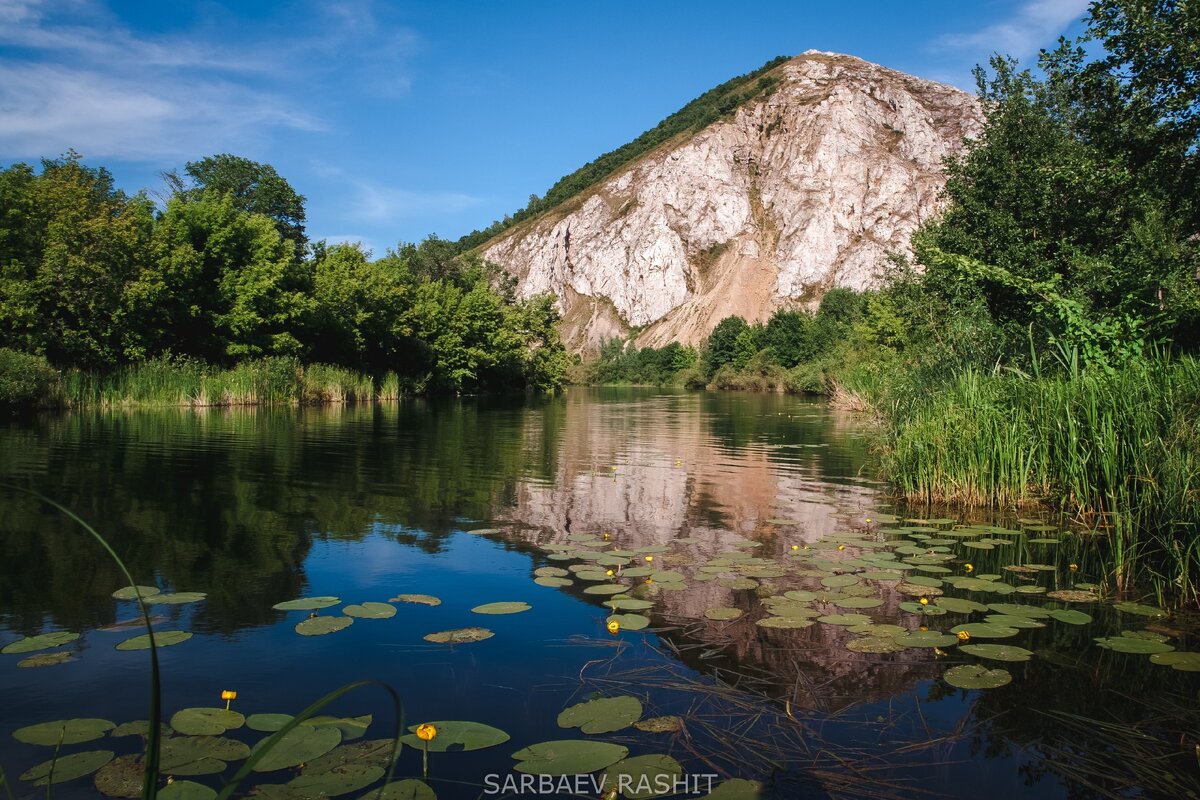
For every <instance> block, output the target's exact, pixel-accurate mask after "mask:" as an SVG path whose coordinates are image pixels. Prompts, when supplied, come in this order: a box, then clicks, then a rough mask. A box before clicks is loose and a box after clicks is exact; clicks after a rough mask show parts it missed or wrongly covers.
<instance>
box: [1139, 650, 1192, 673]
mask: <svg viewBox="0 0 1200 800" xmlns="http://www.w3.org/2000/svg"><path fill="white" fill-rule="evenodd" d="M1150 660H1151V661H1153V662H1154V663H1155V664H1162V665H1164V666H1166V665H1169V666H1170V667H1171V668H1172V669H1177V670H1179V671H1180V672H1200V653H1196V652H1190V651H1189V652H1172V653H1154V654H1153V655H1151V656H1150Z"/></svg>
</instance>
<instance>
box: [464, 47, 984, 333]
mask: <svg viewBox="0 0 1200 800" xmlns="http://www.w3.org/2000/svg"><path fill="white" fill-rule="evenodd" d="M774 74H775V75H777V76H778V77H779V79H780V82H779V84H778V85H777V86H776V87H775V88H774V90H773V91H771V92H770V93H769V94H766V95H765V96H762V97H758V98H755V99H753V100H751V101H749V102H747V103H745V104H743V105H742V106H741V107H740V108H739V109H738V110H737V111H736V112H735V113H734V114H733V116H731V117H729V118H727V119H723V120H720V121H718V122H715V123H713V124H711V125H709V126H708V127H707V128H705V129H703V130H702V131H700V132H698V133H696V134H694V135H690V136H687V137H677V138H676V139H673V140H671V141H669V142H667V143H664V144H663V145H661V146H659V147H658V148H656V149H655V150H653V151H651V152H650V153H648V154H646V155H644V156H642V157H641V158H639V159H638V160H636V161H634V162H633V163H631V164H629V165H627V166H625V167H624V168H622V169H621V170H619V171H618V172H617V173H615V174H614V175H611V176H609V177H608V178H607V179H605V180H604V181H602V182H601V183H600V184H598V185H597V186H594V187H592V188H590V189H588V190H587V191H585V192H583V193H582V194H580V195H579V196H577V197H575V198H572V199H571V200H569V201H567V202H566V203H564V204H562V205H561V206H559V207H557V208H555V209H552V210H551V211H549V212H547V213H546V214H543V215H542V216H540V217H537V218H535V219H533V220H530V221H528V222H525V223H523V224H521V225H518V226H516V227H514V228H512V229H510V230H509V231H506V232H505V233H503V234H501V235H500V236H498V237H497V238H495V239H493V240H492V241H490V242H488V243H487V244H486V245H484V247H483V252H484V256H485V257H486V258H487V259H489V260H491V261H494V262H496V263H498V264H500V265H501V266H502V267H504V268H505V269H506V270H508V271H510V272H511V273H513V274H514V275H515V276H516V277H517V278H518V279H519V284H518V292H519V293H520V294H521V295H522V296H530V295H534V294H538V293H543V292H550V293H552V294H554V295H555V296H557V297H558V300H559V306H560V309H561V310H562V312H563V315H564V318H563V335H564V339H565V340H566V341H567V343H568V346H569V347H571V348H573V349H575V350H579V351H587V350H593V349H595V348H596V347H597V346H598V344H599V342H600V341H601V340H602V339H604V338H608V337H611V336H616V335H622V336H624V335H628V332H629V331H630V329H631V328H636V329H640V332H639V335H638V338H637V342H638V344H639V345H641V346H646V345H655V346H661V345H663V344H666V343H668V342H670V341H681V342H685V343H695V342H698V341H700V340H701V339H703V338H704V337H705V336H706V335H707V334H708V332H709V331H710V330H711V329H712V328H713V327H714V326H715V325H716V323H717V322H719V321H720V320H721V319H722V318H723V317H726V316H729V315H730V314H739V315H741V316H743V317H745V318H746V319H747V320H749V321H751V322H753V321H759V320H765V319H767V318H768V317H770V315H771V314H772V313H773V312H774V311H775V310H776V309H778V308H781V307H797V306H802V305H805V304H806V303H812V302H813V301H815V300H816V299H818V298H819V297H820V295H821V294H822V293H823V292H824V291H825V290H827V289H829V288H831V287H834V286H847V287H852V288H858V289H861V288H864V287H867V286H870V285H872V283H873V282H874V281H875V280H876V279H877V274H878V271H879V269H880V267H881V266H882V265H883V264H884V263H885V261H886V256H887V254H888V253H890V252H899V253H906V252H907V251H908V240H909V236H910V235H911V233H912V232H913V230H915V229H916V227H917V226H918V225H919V224H921V222H923V221H924V220H926V219H928V218H929V217H930V216H932V215H934V214H936V213H937V211H938V208H939V199H938V195H939V192H940V191H941V188H942V186H943V184H944V182H945V177H944V173H943V159H944V158H945V157H946V156H948V155H951V154H954V153H956V152H958V151H959V150H960V148H961V146H962V141H963V138H964V137H969V136H974V135H977V134H978V132H979V130H980V126H981V119H982V118H981V113H980V110H979V107H978V104H977V102H976V101H975V99H974V98H973V97H971V96H970V95H968V94H966V93H965V92H962V91H960V90H959V89H956V88H953V87H950V86H946V85H943V84H939V83H934V82H931V81H926V80H921V79H919V78H914V77H912V76H909V75H905V74H903V73H899V72H896V71H894V70H890V69H886V68H884V67H880V66H878V65H875V64H870V63H867V62H865V61H862V60H860V59H857V58H853V57H850V56H843V55H836V54H829V53H818V52H815V51H809V52H807V53H805V54H803V55H801V56H798V57H796V58H794V59H792V60H790V61H788V62H786V63H784V64H782V65H780V66H779V67H777V68H776V70H775V71H774Z"/></svg>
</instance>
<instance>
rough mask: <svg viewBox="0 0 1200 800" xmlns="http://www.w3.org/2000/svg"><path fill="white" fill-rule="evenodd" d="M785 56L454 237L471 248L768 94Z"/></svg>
mask: <svg viewBox="0 0 1200 800" xmlns="http://www.w3.org/2000/svg"><path fill="white" fill-rule="evenodd" d="M789 58H790V57H789V56H776V57H775V58H773V59H771V60H770V61H768V62H767V63H765V64H763V65H762V66H761V67H759V68H758V69H756V70H753V71H752V72H747V73H746V74H745V75H739V76H737V77H736V78H731V79H729V80H727V81H725V83H722V84H721V85H720V86H716V87H714V88H712V89H709V90H708V91H707V92H705V93H704V94H702V95H700V96H699V97H697V98H696V99H695V100H693V101H691V102H690V103H688V104H687V105H685V106H684V107H683V108H681V109H679V110H678V111H676V112H675V113H674V114H671V115H670V116H669V117H667V118H666V119H664V120H663V121H662V122H660V123H658V124H657V125H655V126H654V127H653V128H651V129H650V130H648V131H646V132H645V133H643V134H642V135H641V136H638V137H637V138H636V139H634V140H633V141H632V142H629V143H627V144H624V145H621V146H620V147H618V148H617V149H616V150H613V151H611V152H608V153H605V154H604V155H602V156H600V157H599V158H597V159H595V160H594V161H589V162H588V163H587V164H584V165H583V166H582V167H580V168H579V169H577V170H575V171H574V172H572V173H571V174H570V175H566V176H563V177H562V178H559V180H558V182H557V183H555V184H554V185H553V186H551V187H550V188H549V189H548V190H547V191H546V196H545V197H540V198H539V197H538V196H537V195H532V196H531V197H530V198H529V203H528V205H526V206H525V207H524V208H522V209H520V210H519V211H516V212H515V213H513V214H511V215H506V216H505V217H504V219H503V220H497V221H496V222H493V223H492V224H491V225H489V226H488V227H486V228H484V229H483V230H481V231H478V230H477V231H472V232H471V233H469V234H467V235H466V236H464V237H463V238H462V239H460V240H459V241H458V246H459V247H460V248H462V249H463V250H470V249H472V248H475V247H478V246H479V245H481V244H483V243H484V242H486V241H487V240H488V239H491V238H492V237H493V236H496V235H498V234H500V233H503V232H504V231H506V230H508V229H509V228H511V227H512V226H514V225H517V224H519V223H521V222H524V221H525V220H527V219H532V218H533V217H536V216H537V215H538V214H541V213H542V212H544V211H549V210H550V209H552V208H554V207H555V206H558V205H561V204H562V203H565V202H566V201H567V200H570V199H571V198H572V197H575V196H576V195H577V194H579V193H580V192H583V191H585V190H586V189H588V188H590V187H592V186H595V185H596V184H597V183H599V182H600V181H602V180H604V179H605V178H607V177H608V176H609V175H612V174H613V173H614V172H616V171H617V170H619V169H621V167H623V166H625V165H626V164H629V163H631V162H633V161H635V160H637V159H638V158H640V157H641V156H643V155H645V154H646V153H648V152H650V151H651V150H653V149H654V148H655V147H658V146H659V145H660V144H662V143H663V142H665V141H667V140H669V139H672V138H674V137H675V136H678V135H680V134H682V133H688V132H692V133H694V132H696V131H699V130H702V129H703V128H706V127H708V126H709V125H711V124H712V123H714V122H716V121H717V120H719V119H723V118H725V117H728V116H730V115H731V114H733V112H735V111H736V110H737V109H738V107H739V106H741V105H742V104H743V103H746V102H747V101H749V100H752V99H754V98H755V97H759V96H761V95H764V94H768V93H769V92H770V91H771V90H772V89H774V88H775V86H776V84H778V83H779V79H778V78H776V77H775V76H773V75H769V74H768V73H769V72H771V70H773V69H775V68H776V67H778V66H779V65H780V64H783V63H784V62H785V61H787V60H788V59H789Z"/></svg>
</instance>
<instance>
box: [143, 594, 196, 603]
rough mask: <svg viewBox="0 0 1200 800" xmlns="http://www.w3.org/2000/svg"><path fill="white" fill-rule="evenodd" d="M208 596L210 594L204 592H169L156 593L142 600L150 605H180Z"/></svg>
mask: <svg viewBox="0 0 1200 800" xmlns="http://www.w3.org/2000/svg"><path fill="white" fill-rule="evenodd" d="M206 597H208V595H207V594H205V593H204V592H168V593H166V594H155V595H151V596H150V597H143V598H142V602H143V603H145V604H146V605H148V606H154V605H172V606H178V605H183V604H185V603H198V602H200V601H201V600H203V599H205V598H206Z"/></svg>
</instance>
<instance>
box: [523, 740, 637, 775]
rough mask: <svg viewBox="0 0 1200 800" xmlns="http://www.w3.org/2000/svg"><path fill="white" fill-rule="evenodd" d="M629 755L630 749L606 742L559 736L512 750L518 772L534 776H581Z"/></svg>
mask: <svg viewBox="0 0 1200 800" xmlns="http://www.w3.org/2000/svg"><path fill="white" fill-rule="evenodd" d="M627 755H629V748H627V747H622V746H621V745H619V744H609V743H608V742H598V741H594V740H593V741H588V740H584V739H562V740H558V741H553V742H540V743H539V744H533V745H530V746H529V747H526V748H523V749H521V750H518V751H517V752H515V753H513V758H515V759H516V760H517V761H518V762H519V763H518V764H517V765H516V766H514V767H513V769H515V770H516V771H517V772H526V773H531V774H534V775H582V774H584V773H588V772H595V771H596V770H598V769H604V768H605V767H608V766H611V765H613V764H615V763H617V762H618V761H620V760H621V759H622V758H624V757H625V756H627Z"/></svg>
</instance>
